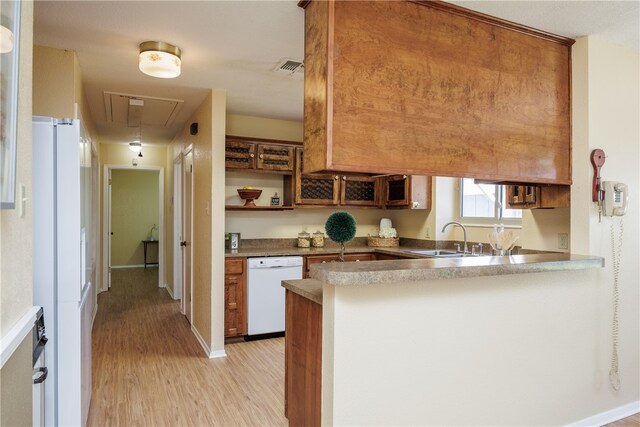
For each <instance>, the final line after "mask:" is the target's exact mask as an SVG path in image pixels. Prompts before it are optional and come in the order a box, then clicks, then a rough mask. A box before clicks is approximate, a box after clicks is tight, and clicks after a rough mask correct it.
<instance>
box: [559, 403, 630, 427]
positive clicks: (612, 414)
mask: <svg viewBox="0 0 640 427" xmlns="http://www.w3.org/2000/svg"><path fill="white" fill-rule="evenodd" d="M638 412H640V400H636V401H635V402H630V403H627V404H626V405H622V406H618V407H617V408H613V409H609V410H608V411H605V412H601V413H599V414H595V415H592V416H590V417H588V418H585V419H583V420H580V421H576V422H574V423H571V424H568V427H579V426H602V425H605V424H609V423H612V422H614V421H618V420H621V419H623V418H626V417H629V416H631V415H633V414H637V413H638Z"/></svg>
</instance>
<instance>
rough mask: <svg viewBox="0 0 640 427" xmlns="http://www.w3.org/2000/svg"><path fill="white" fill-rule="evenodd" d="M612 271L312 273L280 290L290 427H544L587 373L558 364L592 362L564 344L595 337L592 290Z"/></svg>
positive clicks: (586, 263) (389, 267) (390, 268)
mask: <svg viewBox="0 0 640 427" xmlns="http://www.w3.org/2000/svg"><path fill="white" fill-rule="evenodd" d="M602 266H603V260H602V258H599V257H590V256H581V255H572V254H532V255H517V256H512V257H465V258H449V259H422V260H398V261H378V262H362V263H327V264H316V265H314V266H312V267H311V276H312V279H306V280H298V281H286V282H284V283H283V286H285V288H287V319H286V321H287V340H288V341H287V356H286V360H287V361H286V364H287V365H286V366H287V376H286V378H287V384H286V390H287V392H286V401H287V413H288V418H289V422H290V424H291V425H320V422H322V424H323V425H400V424H413V425H425V424H429V425H462V424H469V425H471V424H476V425H477V424H483V425H484V424H495V423H496V422H497V420H500V423H504V424H511V425H516V424H518V421H519V420H522V419H527V420H535V421H536V423H539V424H540V425H542V424H545V423H548V421H549V420H548V419H547V418H546V416H548V415H547V414H546V412H545V410H544V408H545V407H548V405H549V404H551V402H552V401H553V399H554V391H553V387H550V386H551V385H552V384H553V383H554V381H555V380H556V379H557V378H570V377H571V376H572V375H573V374H575V372H574V371H576V372H577V369H572V364H571V363H569V364H566V363H565V364H563V363H560V362H556V361H554V355H555V354H556V351H562V352H568V353H570V354H572V355H575V357H576V358H580V357H582V355H583V354H585V353H587V352H588V351H589V348H588V343H587V342H584V345H585V346H584V347H582V346H580V345H576V342H577V343H580V342H581V341H580V340H567V336H574V335H580V334H581V331H582V330H583V329H588V328H589V325H590V322H589V321H588V319H586V318H585V316H587V315H588V313H589V310H588V307H585V306H583V305H581V302H584V301H586V300H587V299H588V295H589V294H590V292H592V291H593V290H592V289H585V287H588V288H590V287H592V286H591V285H585V283H589V281H588V280H586V278H587V276H590V275H594V274H598V270H599V269H600V267H602ZM550 319H553V322H551V321H550ZM565 319H567V321H566V322H565V321H564V320H565ZM496 355H497V356H496ZM541 377H543V378H545V379H548V381H539V380H540V378H541ZM530 378H537V380H538V381H536V382H532V381H531V380H530ZM563 381H564V379H563ZM540 384H547V386H545V387H541V386H540ZM320 396H321V399H320ZM452 401H454V402H457V405H459V406H456V407H453V406H451V402H452ZM320 408H321V409H320ZM496 414H500V415H496Z"/></svg>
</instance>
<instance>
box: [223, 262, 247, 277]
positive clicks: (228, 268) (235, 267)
mask: <svg viewBox="0 0 640 427" xmlns="http://www.w3.org/2000/svg"><path fill="white" fill-rule="evenodd" d="M243 272H244V258H227V259H226V260H225V263H224V274H242V273H243Z"/></svg>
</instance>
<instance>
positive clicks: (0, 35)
mask: <svg viewBox="0 0 640 427" xmlns="http://www.w3.org/2000/svg"><path fill="white" fill-rule="evenodd" d="M12 50H13V33H12V32H11V30H10V29H8V28H7V27H5V26H4V25H0V53H8V52H11V51H12Z"/></svg>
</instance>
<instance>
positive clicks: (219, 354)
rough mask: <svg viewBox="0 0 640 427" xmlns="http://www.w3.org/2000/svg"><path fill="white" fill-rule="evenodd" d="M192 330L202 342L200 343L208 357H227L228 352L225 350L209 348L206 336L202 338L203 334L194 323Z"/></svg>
mask: <svg viewBox="0 0 640 427" xmlns="http://www.w3.org/2000/svg"><path fill="white" fill-rule="evenodd" d="M191 332H193V335H195V336H196V338H197V339H198V342H199V343H200V345H201V346H202V348H203V349H204V352H205V354H206V355H207V357H208V358H209V359H217V358H219V357H227V353H226V352H225V351H224V350H215V351H212V350H211V349H210V348H209V346H208V345H207V343H206V342H205V340H204V338H202V335H200V332H198V330H197V329H196V327H195V326H193V324H192V325H191Z"/></svg>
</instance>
